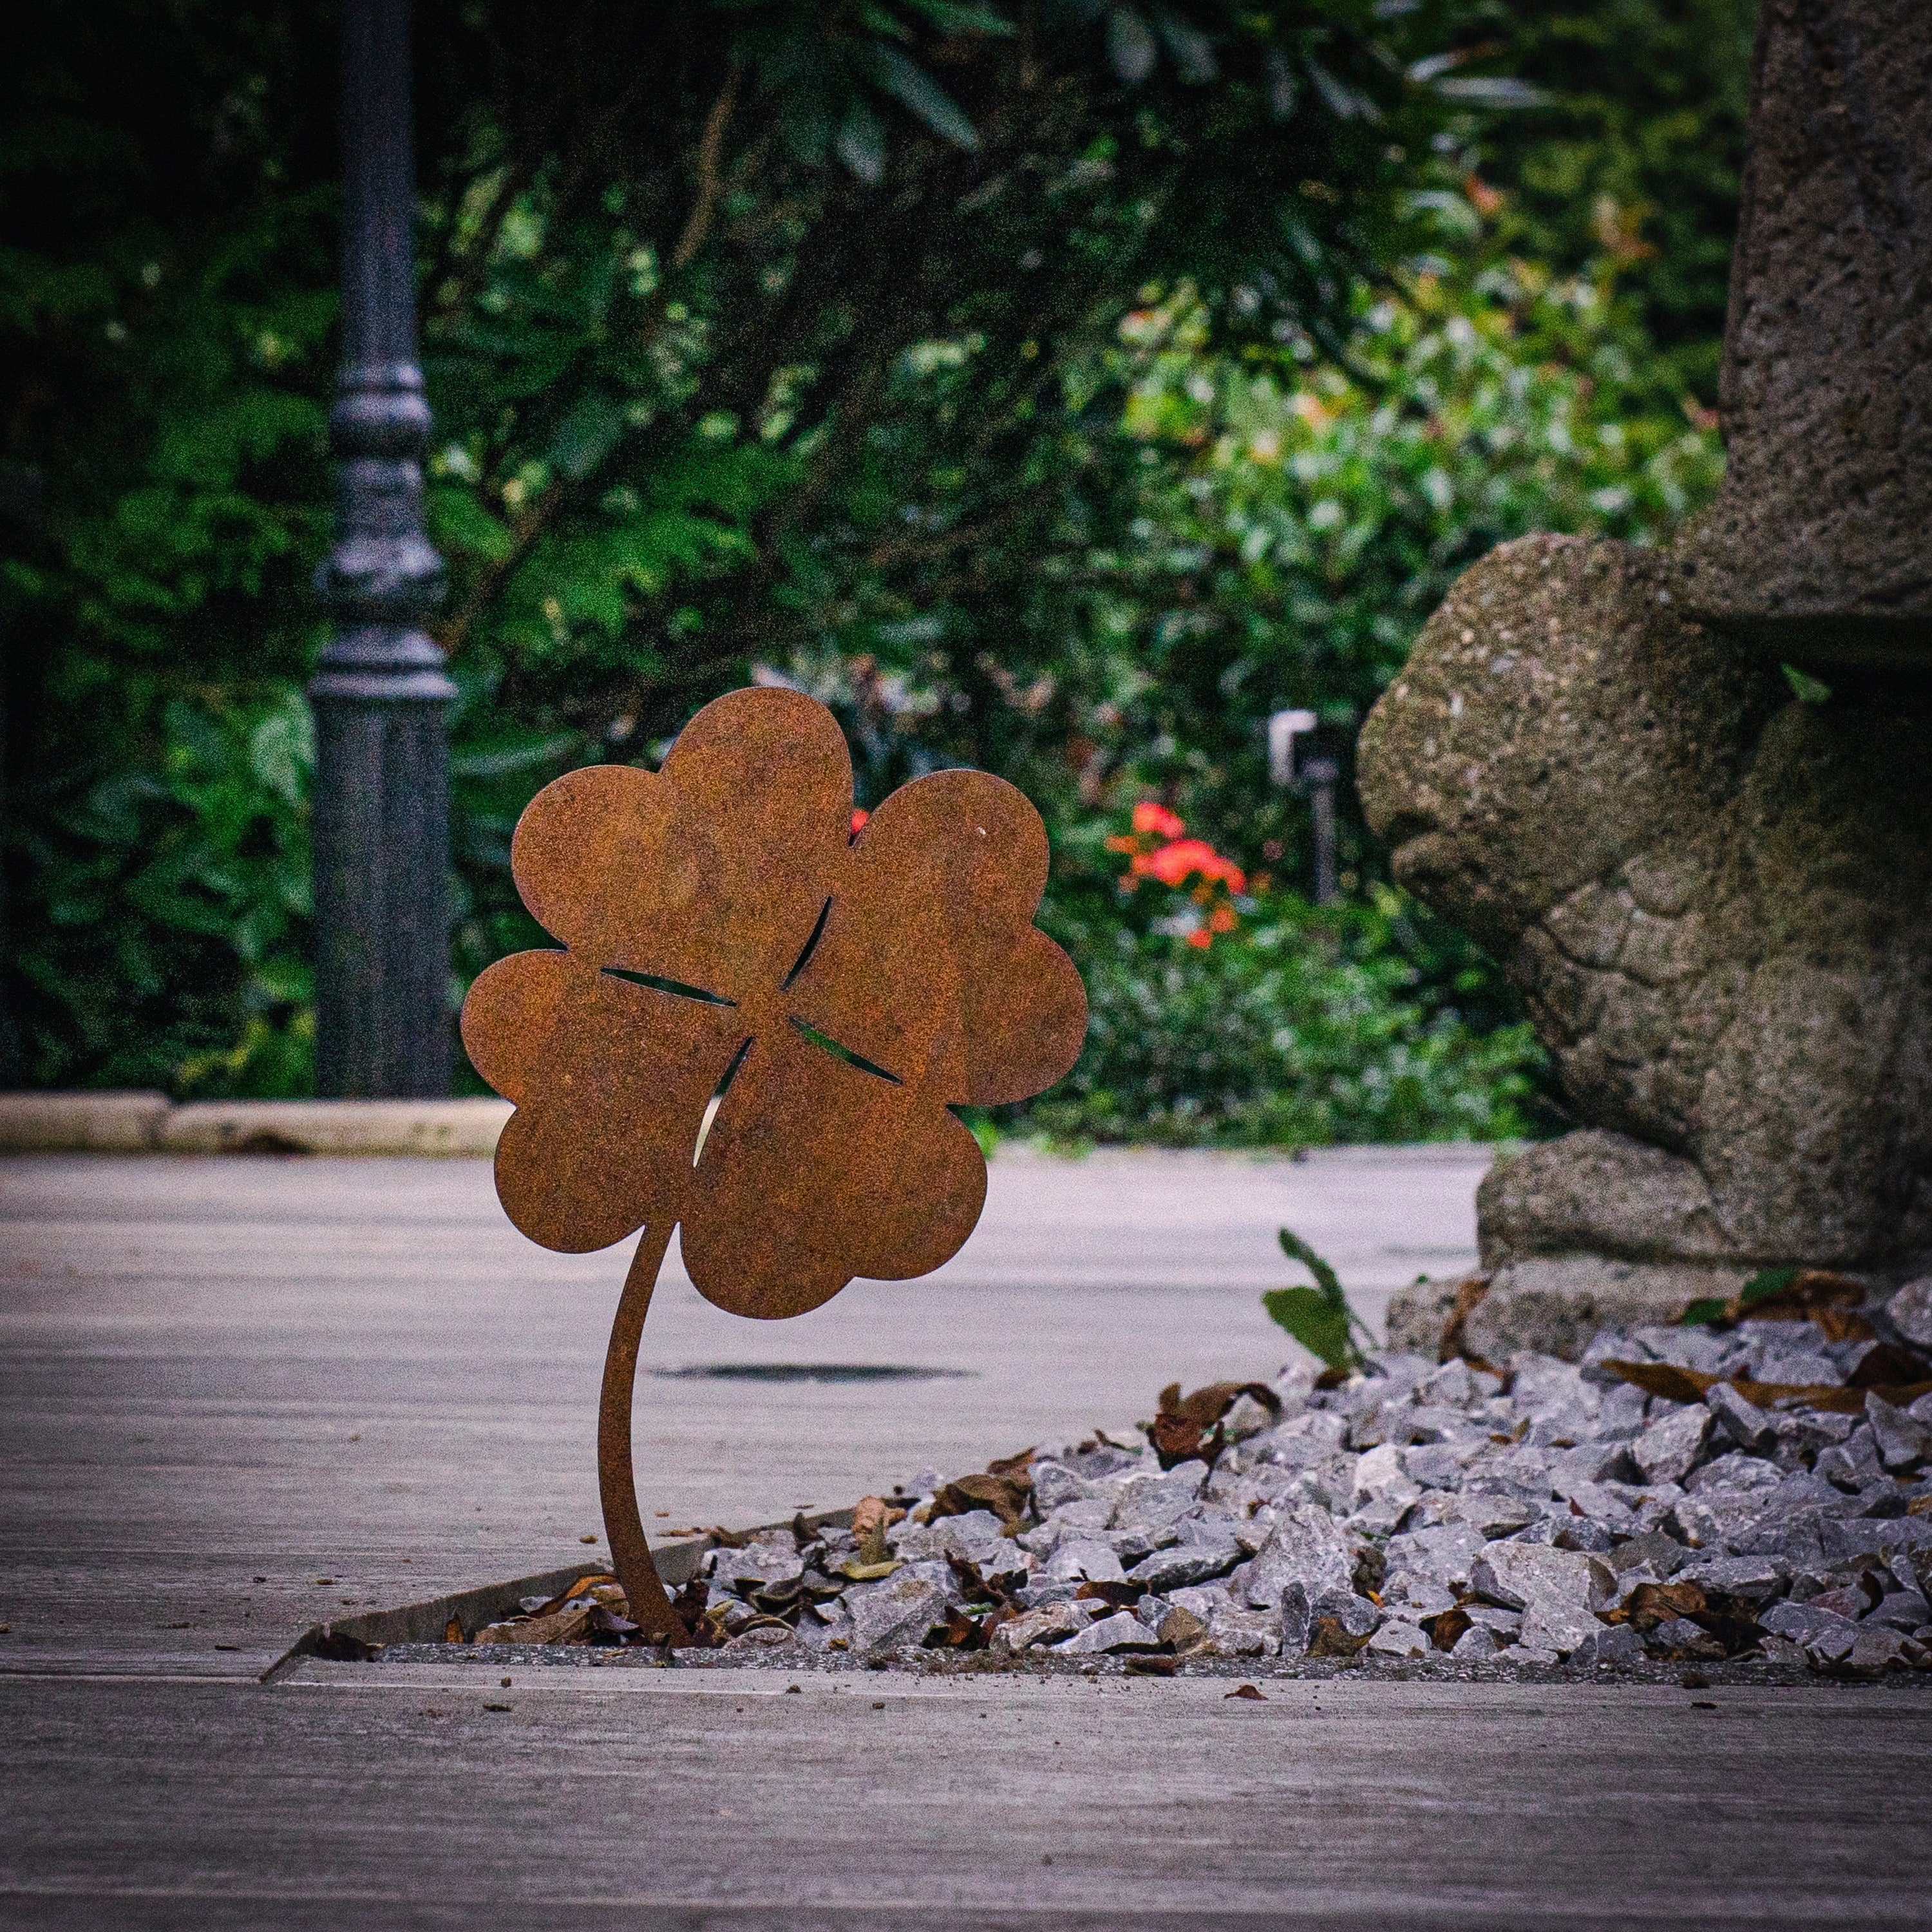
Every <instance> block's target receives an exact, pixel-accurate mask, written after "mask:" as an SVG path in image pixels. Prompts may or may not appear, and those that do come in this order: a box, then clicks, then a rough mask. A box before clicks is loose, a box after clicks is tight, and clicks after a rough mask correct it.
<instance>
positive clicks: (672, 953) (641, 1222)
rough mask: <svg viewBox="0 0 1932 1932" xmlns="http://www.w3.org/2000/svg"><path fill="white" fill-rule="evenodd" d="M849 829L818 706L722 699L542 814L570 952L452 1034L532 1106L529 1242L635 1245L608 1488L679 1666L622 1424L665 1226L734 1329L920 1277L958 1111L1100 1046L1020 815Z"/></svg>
mask: <svg viewBox="0 0 1932 1932" xmlns="http://www.w3.org/2000/svg"><path fill="white" fill-rule="evenodd" d="M852 827H853V806H852V770H851V763H850V758H849V757H848V755H847V751H846V748H845V742H844V737H843V736H842V734H841V732H840V730H839V729H838V723H837V721H835V719H834V718H833V717H832V714H831V713H830V712H829V711H827V710H826V709H825V707H824V706H823V705H821V704H820V703H817V702H816V701H815V700H813V699H811V698H809V697H804V696H802V694H799V693H797V692H795V691H782V690H753V691H733V692H732V693H731V694H729V695H728V696H726V697H721V698H719V699H718V700H717V701H716V702H715V703H712V704H710V705H707V706H706V707H705V709H703V710H702V711H700V712H699V713H698V714H697V716H696V717H695V718H693V719H692V720H691V722H690V723H689V724H688V725H687V726H686V727H685V729H684V730H683V732H682V733H681V734H680V736H679V738H678V739H677V741H676V743H675V744H674V745H673V746H672V748H671V750H670V754H669V755H668V756H667V757H666V758H665V760H664V765H663V768H662V769H661V770H660V771H658V772H655V773H653V772H646V771H640V770H637V769H634V768H632V767H631V766H621V765H599V766H587V767H586V768H584V769H582V770H579V771H575V772H569V773H567V774H566V775H565V776H564V777H562V778H559V779H558V780H557V781H556V782H555V783H554V784H550V785H548V786H547V787H545V788H544V790H542V791H541V792H540V793H538V795H537V796H536V797H535V799H532V801H531V802H530V804H529V808H528V809H527V810H526V811H525V812H524V814H523V818H522V820H521V821H520V823H519V824H518V825H517V833H516V838H515V842H514V845H513V847H512V848H511V866H512V869H513V871H514V875H515V877H516V881H517V890H518V892H520V893H521V895H523V902H524V904H526V906H528V907H529V910H530V911H531V913H532V915H533V916H535V918H536V919H538V922H540V923H541V925H542V926H543V927H544V929H545V931H547V932H549V933H550V934H551V935H553V937H554V938H556V939H557V940H559V941H560V942H562V944H561V948H560V950H544V951H537V952H531V953H517V954H515V955H514V956H512V957H511V958H509V959H503V960H499V962H497V963H496V965H494V966H492V967H491V968H490V969H489V971H487V972H486V973H484V974H483V975H482V976H481V977H480V978H479V979H478V980H477V982H476V983H475V986H473V987H472V989H470V994H469V999H468V1000H467V1001H466V1002H465V1004H464V1006H463V1045H464V1046H465V1047H466V1049H468V1051H469V1057H470V1058H471V1060H472V1061H473V1062H474V1063H475V1067H476V1069H477V1070H478V1073H481V1075H482V1076H483V1077H484V1079H486V1080H487V1081H488V1082H489V1083H490V1085H491V1086H492V1087H493V1088H496V1091H497V1092H498V1093H499V1094H502V1096H503V1097H505V1099H506V1100H510V1101H511V1102H512V1103H514V1105H515V1107H516V1109H517V1111H516V1112H515V1114H514V1115H513V1116H512V1117H511V1121H510V1122H509V1124H508V1127H505V1130H504V1132H503V1136H502V1141H501V1142H500V1143H499V1146H498V1148H497V1152H496V1190H497V1194H498V1196H499V1199H501V1201H502V1204H503V1207H504V1210H505V1212H506V1213H507V1214H508V1216H509V1217H510V1219H511V1220H512V1221H513V1222H514V1223H515V1224H516V1226H517V1227H518V1228H519V1229H521V1230H522V1231H523V1233H525V1234H526V1235H529V1238H531V1239H532V1241H538V1242H540V1243H541V1244H542V1245H543V1246H544V1247H550V1248H557V1249H562V1250H565V1251H567V1252H570V1253H583V1252H585V1251H587V1250H591V1249H595V1248H602V1247H609V1246H610V1244H612V1243H613V1242H615V1241H622V1239H623V1238H625V1236H626V1235H631V1234H633V1233H635V1232H637V1230H638V1229H643V1237H642V1238H641V1239H640V1241H639V1242H638V1244H637V1253H636V1256H635V1258H634V1260H633V1262H632V1264H631V1271H630V1275H629V1277H628V1280H626V1282H625V1289H624V1294H623V1297H622V1301H621V1302H620V1304H619V1309H618V1313H617V1317H616V1324H615V1325H614V1328H613V1333H612V1336H611V1340H610V1355H609V1357H608V1358H607V1363H606V1367H605V1373H604V1391H603V1401H602V1406H601V1413H600V1417H599V1427H598V1463H599V1473H600V1477H601V1488H602V1493H603V1500H604V1518H605V1523H606V1528H607V1533H608V1535H609V1536H610V1550H611V1555H612V1557H613V1561H614V1562H615V1563H616V1568H617V1573H618V1575H619V1578H620V1579H621V1580H622V1582H623V1583H624V1585H625V1590H626V1592H627V1594H628V1597H629V1600H630V1604H631V1616H632V1617H633V1618H634V1619H636V1621H637V1622H638V1623H639V1624H640V1625H642V1627H643V1628H644V1629H645V1630H646V1631H647V1632H648V1633H649V1634H650V1635H652V1637H654V1638H656V1639H658V1640H661V1641H668V1642H672V1643H675V1642H677V1641H679V1639H680V1637H681V1634H682V1631H683V1625H682V1623H681V1622H680V1621H679V1619H678V1617H677V1616H676V1613H675V1612H674V1611H673V1610H672V1608H671V1607H670V1604H669V1603H668V1601H667V1600H666V1598H665V1597H664V1592H663V1589H662V1588H661V1586H660V1585H659V1583H658V1580H657V1577H656V1573H655V1570H654V1569H653V1568H652V1565H651V1562H650V1557H649V1550H648V1548H647V1547H646V1542H645V1538H644V1534H643V1528H642V1524H641V1519H640V1512H639V1511H638V1508H637V1499H636V1495H635V1490H634V1483H633V1481H632V1476H631V1448H630V1436H631V1426H630V1424H631V1392H632V1388H633V1386H634V1382H635V1379H636V1373H637V1346H638V1340H639V1337H640V1333H641V1331H642V1328H643V1319H644V1314H645V1310H646V1308H647V1307H648V1306H649V1298H650V1292H651V1289H652V1284H653V1283H655V1280H656V1277H657V1271H658V1266H659V1265H660V1263H661V1261H662V1259H663V1256H664V1248H665V1246H666V1244H667V1243H668V1241H669V1240H670V1233H671V1230H672V1229H673V1227H675V1226H679V1225H680V1224H681V1225H682V1228H683V1231H684V1232H683V1244H682V1251H683V1256H684V1264H685V1268H686V1269H687V1270H688V1272H689V1274H690V1276H691V1280H693V1281H694V1283H696V1284H697V1289H698V1291H699V1292H700V1294H702V1295H704V1296H705V1298H706V1299H707V1300H709V1301H712V1302H715V1303H716V1304H717V1305H718V1307H721V1308H724V1309H728V1310H731V1311H732V1312H733V1313H736V1314H740V1315H752V1316H765V1317H775V1316H786V1315H797V1314H800V1313H803V1312H804V1311H805V1310H807V1309H810V1308H816V1307H817V1306H818V1305H819V1304H820V1303H821V1302H823V1301H827V1300H829V1298H831V1297H832V1295H836V1294H837V1293H838V1291H839V1289H841V1288H843V1287H844V1286H845V1284H846V1283H847V1282H848V1281H850V1280H852V1279H853V1277H855V1276H858V1275H865V1276H867V1277H872V1278H874V1279H882V1280H906V1279H908V1278H910V1277H913V1276H914V1275H919V1274H926V1272H927V1271H929V1270H931V1269H932V1268H937V1267H938V1266H939V1265H940V1264H941V1262H944V1261H946V1260H947V1259H950V1257H951V1256H953V1254H954V1253H956V1252H957V1251H958V1250H959V1247H960V1245H961V1244H962V1243H963V1242H964V1241H965V1239H966V1237H967V1236H968V1235H969V1234H971V1232H972V1231H973V1228H974V1223H976V1222H977V1220H978V1219H979V1217H980V1208H981V1206H982V1205H983V1203H984V1201H985V1199H986V1163H985V1161H984V1160H983V1159H982V1157H981V1156H980V1149H979V1147H978V1145H977V1142H975V1141H974V1138H973V1136H972V1134H971V1132H970V1131H969V1130H968V1128H967V1127H965V1125H964V1124H962V1122H961V1121H959V1119H958V1118H957V1117H956V1115H954V1114H953V1113H952V1112H950V1109H952V1108H953V1107H955V1106H968V1105H970V1106H992V1105H995V1104H998V1103H1001V1102H1003V1101H1010V1100H1024V1099H1025V1098H1026V1097H1028V1096H1029V1095H1031V1094H1036V1093H1038V1092H1040V1091H1041V1090H1042V1089H1043V1088H1046V1087H1049V1086H1050V1085H1052V1083H1053V1082H1055V1081H1056V1080H1058V1079H1059V1078H1060V1077H1061V1076H1062V1075H1063V1074H1064V1073H1066V1071H1067V1069H1068V1068H1069V1067H1071V1066H1072V1065H1073V1062H1074V1060H1075V1058H1076V1057H1077V1056H1078V1055H1079V1051H1080V1046H1081V1043H1082V1040H1083V1039H1084V1038H1085V1034H1086V1026H1087V1001H1086V996H1085V992H1084V991H1083V990H1082V986H1081V984H1080V980H1079V974H1077V973H1076V971H1074V969H1073V964H1072V962H1070V960H1069V959H1067V956H1066V955H1065V954H1064V953H1063V952H1061V950H1060V948H1059V947H1057V946H1056V945H1055V944H1053V942H1052V941H1051V940H1049V938H1047V937H1046V935H1045V934H1043V933H1042V932H1039V931H1037V929H1035V928H1034V925H1033V923H1032V920H1033V915H1034V910H1035V909H1036V907H1037V906H1038V904H1039V902H1040V892H1041V890H1042V889H1043V886H1045V884H1046V865H1047V844H1046V829H1045V827H1044V826H1043V825H1042V824H1041V823H1040V814H1038V813H1037V811H1034V808H1033V807H1032V806H1031V805H1030V804H1029V803H1028V802H1027V800H1026V799H1025V797H1023V796H1022V795H1021V793H1019V792H1018V791H1016V790H1015V789H1014V788H1013V787H1012V786H1011V785H1010V784H1007V783H1005V782H1004V781H1003V780H1001V779H999V778H992V777H990V776H989V775H987V774H986V773H984V772H970V771H950V772H938V773H935V775H932V776H931V777H929V778H920V779H918V780H916V781H914V782H913V783H912V784H907V785H904V786H902V787H901V788H900V789H899V790H897V791H895V793H892V796H890V797H889V798H888V799H886V801H885V802H884V803H883V805H880V807H879V808H878V810H877V811H875V812H874V813H873V814H871V817H870V818H869V819H868V820H866V821H865V823H864V825H863V826H862V829H859V830H858V831H857V832H854V831H853V829H852Z"/></svg>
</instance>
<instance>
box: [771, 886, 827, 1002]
mask: <svg viewBox="0 0 1932 1932" xmlns="http://www.w3.org/2000/svg"><path fill="white" fill-rule="evenodd" d="M831 916H832V901H831V900H830V899H829V898H828V899H826V901H825V903H824V904H823V905H822V906H820V907H819V908H818V922H817V925H815V926H813V928H812V929H811V938H809V939H808V940H807V941H805V947H804V950H802V952H801V953H799V956H798V957H797V958H796V959H795V960H793V962H792V968H791V971H790V972H789V973H787V974H786V975H785V976H784V980H783V981H782V983H781V984H780V986H779V988H778V991H779V992H785V991H787V989H789V988H790V985H791V983H792V982H793V980H796V978H797V977H798V976H799V974H801V973H802V972H803V971H805V968H806V966H807V965H809V964H810V962H811V956H812V955H813V954H814V953H816V952H817V950H818V942H819V941H820V940H821V939H823V938H824V937H825V922H826V920H827V919H829V918H830V917H831Z"/></svg>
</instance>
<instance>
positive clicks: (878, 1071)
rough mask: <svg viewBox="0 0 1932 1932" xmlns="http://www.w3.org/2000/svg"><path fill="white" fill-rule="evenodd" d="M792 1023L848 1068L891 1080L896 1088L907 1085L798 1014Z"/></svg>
mask: <svg viewBox="0 0 1932 1932" xmlns="http://www.w3.org/2000/svg"><path fill="white" fill-rule="evenodd" d="M791 1023H792V1025H793V1027H794V1028H796V1029H797V1031H798V1032H799V1034H801V1035H802V1037H804V1038H805V1039H806V1040H810V1041H811V1043H812V1045H813V1046H815V1047H817V1049H818V1050H819V1052H821V1053H829V1054H830V1055H831V1056H832V1058H833V1059H834V1060H842V1061H844V1063H845V1064H846V1065H847V1067H856V1068H857V1069H858V1070H859V1072H860V1073H869V1074H871V1076H873V1077H874V1079H879V1080H889V1081H890V1082H892V1085H894V1086H895V1087H903V1086H904V1085H905V1082H904V1081H903V1080H901V1079H900V1078H899V1076H898V1075H897V1074H896V1073H887V1072H886V1070H885V1069H884V1068H883V1067H878V1066H875V1065H874V1064H873V1063H872V1062H871V1061H869V1060H868V1059H867V1058H865V1055H863V1054H862V1053H854V1052H853V1051H852V1049H850V1047H849V1046H840V1045H839V1043H838V1041H836V1040H834V1039H833V1038H832V1036H831V1035H830V1034H826V1033H820V1031H819V1030H818V1029H817V1028H816V1027H815V1026H813V1025H810V1024H809V1023H808V1022H806V1021H804V1020H802V1019H799V1016H797V1014H796V1013H793V1015H792V1016H791Z"/></svg>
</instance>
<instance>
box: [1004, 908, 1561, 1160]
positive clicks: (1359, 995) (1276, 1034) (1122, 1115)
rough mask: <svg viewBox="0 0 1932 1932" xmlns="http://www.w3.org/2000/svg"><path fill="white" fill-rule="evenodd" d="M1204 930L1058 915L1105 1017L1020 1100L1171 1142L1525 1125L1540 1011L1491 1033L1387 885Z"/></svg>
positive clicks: (1499, 1134)
mask: <svg viewBox="0 0 1932 1932" xmlns="http://www.w3.org/2000/svg"><path fill="white" fill-rule="evenodd" d="M1250 903H1251V904H1252V905H1253V910H1252V912H1251V913H1250V914H1249V922H1248V923H1247V925H1246V926H1245V927H1244V929H1243V930H1242V931H1241V932H1238V933H1235V934H1230V935H1224V936H1223V937H1220V938H1217V939H1216V940H1215V941H1214V944H1211V945H1210V946H1208V947H1196V946H1195V945H1193V944H1190V943H1189V941H1188V940H1187V938H1186V937H1185V936H1184V935H1178V934H1174V933H1168V932H1136V931H1135V930H1134V929H1133V928H1132V927H1131V926H1127V925H1125V924H1115V925H1113V926H1111V927H1109V926H1106V925H1103V924H1095V925H1088V926H1082V925H1079V924H1076V923H1075V922H1070V921H1064V920H1063V921H1061V922H1058V926H1059V936H1060V937H1061V939H1062V941H1063V943H1064V944H1068V945H1070V947H1072V948H1073V951H1074V953H1075V956H1076V958H1078V959H1079V960H1080V962H1081V965H1082V971H1083V972H1084V974H1085V978H1086V982H1087V995H1088V1001H1089V1002H1090V1004H1091V1008H1092V1014H1093V1018H1092V1022H1091V1027H1090V1029H1089V1031H1088V1037H1087V1046H1086V1050H1085V1052H1083V1053H1082V1055H1081V1057H1080V1061H1079V1064H1078V1065H1077V1066H1076V1067H1075V1068H1074V1070H1073V1073H1071V1074H1070V1076H1068V1077H1067V1079H1066V1080H1064V1082H1061V1085H1059V1086H1058V1087H1057V1088H1055V1089H1054V1090H1053V1091H1052V1094H1050V1095H1049V1096H1048V1097H1046V1099H1044V1100H1040V1101H1039V1102H1037V1103H1034V1106H1032V1108H1031V1109H1030V1110H1028V1112H1025V1114H1024V1115H1016V1116H1015V1118H1016V1120H1020V1121H1023V1122H1024V1124H1025V1126H1026V1127H1028V1128H1029V1129H1030V1130H1033V1131H1035V1132H1038V1133H1045V1134H1047V1135H1049V1136H1052V1137H1053V1138H1054V1139H1058V1140H1063V1141H1080V1140H1097V1141H1122V1140H1137V1141H1149V1142H1154V1143H1156V1144H1157V1145H1164V1146H1170V1147H1281V1146H1314V1145H1325V1144H1327V1143H1328V1142H1337V1141H1343V1142H1348V1141H1430V1140H1464V1139H1468V1140H1496V1139H1511V1138H1514V1137H1516V1136H1520V1135H1522V1134H1524V1133H1526V1132H1527V1131H1528V1116H1527V1113H1526V1106H1525V1103H1526V1101H1527V1100H1528V1098H1529V1094H1530V1089H1531V1085H1532V1080H1531V1075H1532V1070H1533V1069H1534V1068H1535V1066H1536V1065H1537V1064H1538V1059H1539V1053H1538V1048H1537V1046H1536V1044H1535V1039H1534V1037H1532V1034H1531V1032H1530V1030H1529V1027H1528V1026H1526V1025H1523V1024H1520V1023H1518V1024H1515V1025H1506V1026H1502V1027H1499V1028H1495V1029H1493V1030H1492V1031H1490V1032H1488V1033H1487V1034H1478V1033H1477V1032H1476V1031H1475V1030H1474V1029H1473V1028H1472V1027H1471V1026H1470V1025H1469V1022H1467V1021H1466V1020H1465V1019H1463V1016H1461V1015H1460V1013H1457V1011H1456V1010H1454V1008H1453V1007H1450V1006H1448V1004H1445V1003H1444V1002H1443V1001H1442V1000H1440V998H1433V999H1432V998H1419V997H1418V983H1419V982H1421V980H1422V977H1423V975H1422V973H1421V970H1420V968H1418V964H1417V963H1416V962H1415V959H1413V958H1412V957H1411V956H1409V953H1406V951H1405V941H1407V943H1408V944H1409V945H1411V946H1414V945H1415V944H1416V941H1415V940H1414V938H1412V936H1411V935H1408V934H1406V933H1405V932H1404V927H1405V925H1406V917H1405V908H1404V906H1403V901H1402V900H1401V899H1400V896H1399V895H1397V893H1395V892H1393V891H1392V890H1391V889H1388V888H1387V887H1380V888H1378V889H1376V890H1375V891H1374V892H1373V894H1372V895H1370V897H1369V898H1368V899H1367V901H1366V902H1365V903H1361V904H1349V905H1341V906H1334V907H1322V908H1317V907H1313V906H1310V904H1307V901H1304V900H1303V899H1301V898H1298V897H1297V896H1296V895H1294V894H1292V893H1289V892H1269V893H1267V894H1265V895H1263V896H1262V897H1261V898H1259V899H1256V900H1255V901H1250Z"/></svg>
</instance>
